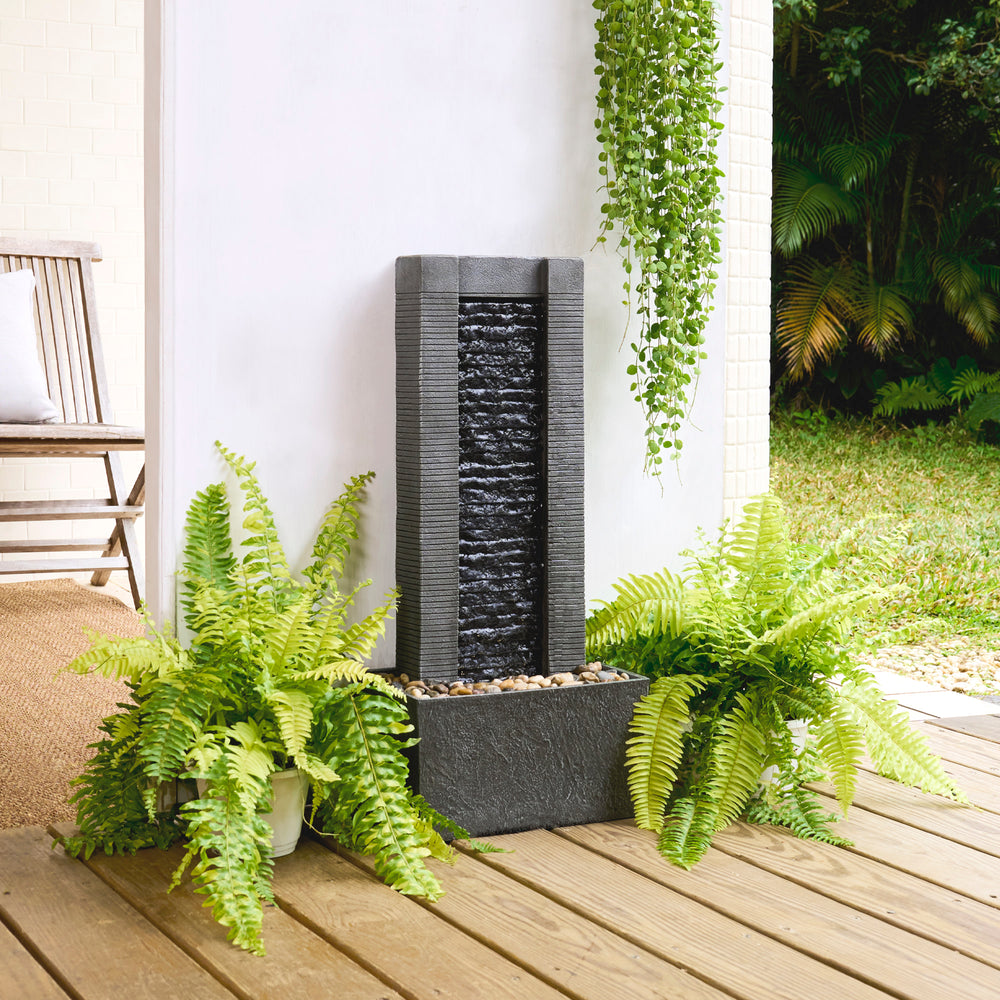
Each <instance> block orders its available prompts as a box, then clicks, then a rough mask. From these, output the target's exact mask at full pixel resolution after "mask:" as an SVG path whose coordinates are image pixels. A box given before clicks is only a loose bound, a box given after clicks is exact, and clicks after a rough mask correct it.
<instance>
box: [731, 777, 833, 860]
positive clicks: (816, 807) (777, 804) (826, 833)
mask: <svg viewBox="0 0 1000 1000" xmlns="http://www.w3.org/2000/svg"><path fill="white" fill-rule="evenodd" d="M782 788H783V791H782V794H781V796H780V798H778V799H777V800H776V801H774V802H769V801H768V800H767V798H766V797H765V796H761V797H760V798H757V799H754V800H753V801H752V802H751V803H750V806H749V808H748V809H747V813H746V819H747V822H748V823H757V824H761V825H764V824H767V825H770V826H783V827H787V828H788V829H789V830H791V831H792V833H794V834H795V836H796V837H801V838H802V839H803V840H819V841H822V842H823V843H825V844H834V845H836V846H837V847H850V846H851V841H849V840H846V839H845V838H843V837H841V836H838V835H837V834H836V833H834V832H833V830H832V829H831V825H832V824H833V823H834V822H835V821H836V817H835V816H834V815H833V814H832V813H827V812H824V811H823V809H822V808H821V807H820V804H819V799H818V797H817V796H816V794H815V793H814V792H812V791H810V790H809V789H808V788H804V787H802V785H800V784H798V783H797V782H793V783H791V784H787V785H783V786H782Z"/></svg>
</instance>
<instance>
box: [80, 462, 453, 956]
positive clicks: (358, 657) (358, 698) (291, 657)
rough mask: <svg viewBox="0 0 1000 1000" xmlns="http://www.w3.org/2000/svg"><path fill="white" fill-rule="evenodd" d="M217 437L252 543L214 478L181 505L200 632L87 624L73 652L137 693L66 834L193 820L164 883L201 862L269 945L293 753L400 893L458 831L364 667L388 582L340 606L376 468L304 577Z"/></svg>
mask: <svg viewBox="0 0 1000 1000" xmlns="http://www.w3.org/2000/svg"><path fill="white" fill-rule="evenodd" d="M218 447H219V450H220V452H221V454H222V456H223V458H224V459H225V461H226V463H227V464H228V466H229V468H230V469H231V470H232V472H233V473H234V475H235V477H236V480H237V482H238V483H239V486H240V487H241V490H242V493H243V495H244V498H245V502H244V507H243V512H244V519H243V529H244V531H245V533H246V537H245V539H244V541H243V542H242V543H241V547H242V548H243V550H244V555H243V558H242V559H237V558H236V556H235V555H234V550H233V543H232V539H231V533H230V511H229V503H228V500H227V494H226V489H225V486H224V485H223V484H221V483H220V484H215V485H212V486H209V487H208V488H207V489H206V490H204V491H203V492H201V493H199V494H198V495H197V496H196V498H195V499H194V501H193V502H192V503H191V506H190V509H189V511H188V515H187V521H186V533H187V540H186V545H185V549H184V570H183V573H182V580H183V589H182V598H181V603H182V606H183V609H184V624H185V626H186V628H187V630H188V631H189V633H190V640H189V641H188V642H186V643H182V642H181V641H179V640H178V639H177V638H175V637H173V636H171V635H169V634H167V633H166V632H163V631H158V630H157V629H155V628H153V627H152V626H151V627H150V630H149V634H148V636H147V637H145V638H139V639H120V638H112V639H108V638H102V637H99V636H94V637H93V645H92V647H91V649H90V650H89V651H88V652H86V653H84V654H83V655H82V656H80V657H78V658H77V659H76V660H74V661H73V663H72V664H70V669H72V670H75V671H77V672H79V673H90V672H97V673H100V674H102V675H104V676H108V677H115V678H124V679H125V680H126V681H127V682H128V685H129V687H130V689H131V699H130V700H129V701H128V703H126V704H122V705H121V706H120V711H119V712H118V714H116V715H113V716H111V717H109V718H107V719H105V720H104V722H103V726H102V731H103V733H104V734H105V735H104V737H103V738H102V739H101V741H100V742H99V743H97V744H95V745H94V747H95V750H96V753H95V755H94V757H93V758H92V759H91V760H90V762H89V763H88V764H87V766H86V770H85V772H84V774H83V775H82V776H81V777H79V778H78V779H77V788H76V791H75V793H74V795H73V798H72V800H71V801H73V802H74V803H75V804H76V807H77V823H78V826H79V832H78V834H76V835H75V836H71V837H66V838H63V840H62V843H63V845H64V846H65V848H66V850H68V851H69V852H70V853H72V854H79V853H81V852H83V853H84V854H86V855H87V856H89V854H90V853H91V852H92V851H94V850H95V849H96V848H101V849H103V850H104V851H106V852H108V853H112V852H123V851H129V852H134V851H135V850H136V849H137V848H141V847H147V846H158V847H167V846H169V845H170V844H172V843H173V842H174V841H176V840H178V839H180V838H182V837H186V838H187V841H188V844H187V851H186V853H185V854H184V858H183V860H182V862H181V864H180V866H179V867H178V869H177V871H176V872H175V874H174V877H173V880H172V882H171V886H170V888H173V887H174V886H175V885H177V884H178V882H179V880H180V878H181V877H182V875H183V873H184V872H185V871H186V870H187V868H188V867H189V865H191V864H192V862H193V863H194V864H193V868H192V870H191V876H192V879H193V882H194V887H195V891H196V892H199V893H203V894H204V895H205V896H206V897H207V902H206V905H210V906H211V907H212V912H213V915H214V916H215V918H216V919H217V920H218V921H219V922H220V923H222V924H224V925H225V926H227V927H228V928H229V936H230V938H231V939H232V940H233V941H234V942H235V943H236V944H238V945H240V946H241V947H243V948H246V949H248V950H251V951H255V952H258V953H263V948H262V945H261V940H260V932H261V920H262V903H263V901H268V900H271V899H272V898H273V897H272V893H271V889H270V877H271V874H272V870H273V867H272V866H273V856H274V850H273V847H272V844H271V833H272V831H271V828H270V826H269V825H268V823H267V822H266V821H265V816H266V815H267V814H268V813H269V812H270V811H271V808H272V790H271V779H272V776H273V775H275V774H278V773H280V772H282V771H283V770H284V769H285V768H287V767H295V768H297V769H298V771H299V772H300V773H301V774H302V775H304V777H305V780H306V781H307V782H308V784H309V786H310V788H311V792H312V805H311V810H310V813H309V820H310V822H311V823H312V824H313V825H314V826H315V827H316V829H318V830H319V831H321V832H323V833H328V834H331V835H332V836H334V837H336V838H337V839H338V840H339V841H341V842H342V843H344V844H346V845H348V846H349V847H351V848H352V849H354V850H358V851H361V852H362V853H366V854H372V855H374V858H375V866H376V871H377V872H378V874H379V876H380V877H381V878H382V879H383V880H384V881H385V882H387V883H388V884H389V885H390V886H392V887H393V888H395V889H398V890H399V891H401V892H404V893H408V894H413V895H419V896H426V897H428V898H431V899H435V898H437V897H438V896H439V895H440V894H441V889H440V886H439V884H438V882H437V881H436V879H435V878H434V876H433V875H432V874H431V873H430V871H429V870H428V869H427V868H426V867H425V865H424V863H423V859H424V858H425V857H426V856H428V855H430V854H434V855H437V856H440V857H447V856H448V855H449V854H450V851H451V849H450V848H448V847H447V846H446V845H445V843H444V842H443V840H442V839H441V837H440V836H439V835H438V833H436V832H435V829H434V826H435V824H438V825H439V826H440V825H442V824H443V825H444V826H445V827H446V828H449V829H452V832H455V833H457V834H458V835H461V834H462V833H463V832H464V831H458V830H455V829H453V828H451V827H448V825H447V821H446V820H445V819H444V818H443V817H441V816H439V815H438V814H437V813H435V812H434V811H433V810H432V809H431V808H430V807H429V806H428V805H427V804H426V803H425V802H423V800H422V799H420V798H419V796H416V795H414V794H413V793H412V792H411V791H410V790H409V789H408V787H407V784H406V777H407V766H406V761H405V758H404V756H403V752H402V751H403V750H404V749H406V747H407V746H409V745H410V743H411V742H412V741H411V740H408V739H406V738H405V734H406V733H407V732H408V731H409V730H410V729H411V727H410V726H409V725H408V722H407V713H406V710H405V708H403V707H402V705H401V704H400V703H399V700H400V699H401V697H402V696H401V695H400V693H399V692H397V691H396V689H394V688H393V687H392V686H391V685H389V684H388V683H387V682H386V681H384V680H383V679H382V678H381V677H379V676H378V675H377V674H373V673H370V672H369V671H368V670H367V669H366V668H365V666H364V660H365V659H366V658H367V657H368V656H369V655H370V654H371V652H372V650H373V648H374V645H375V642H376V640H377V639H378V637H379V636H380V635H382V634H383V632H384V629H385V621H386V619H387V617H388V616H389V615H390V613H391V612H392V609H393V607H394V603H395V599H396V594H395V592H391V593H389V594H387V595H386V601H385V603H384V604H383V605H381V606H380V607H378V608H376V609H375V610H374V611H373V612H371V613H370V614H369V615H367V616H366V617H364V618H362V619H361V620H360V621H358V622H356V623H354V624H348V623H347V617H346V616H347V612H348V609H349V607H350V605H351V604H352V602H353V599H354V596H355V594H356V593H357V590H358V589H360V587H358V588H355V589H353V590H349V591H347V592H342V591H341V590H340V589H339V587H338V581H339V579H340V576H341V574H342V573H343V571H344V563H345V560H346V558H347V556H348V553H349V549H350V544H351V541H352V540H353V539H355V538H357V504H358V500H359V495H360V493H361V491H362V490H363V488H364V486H365V485H366V484H367V483H368V482H369V481H370V480H371V478H372V474H371V473H367V474H365V475H362V476H357V477H354V478H353V479H351V480H350V482H349V483H348V484H347V486H346V487H345V490H344V492H343V494H342V495H341V496H340V497H339V499H337V500H336V501H335V502H334V503H333V504H332V505H331V506H330V508H329V510H328V511H327V513H326V515H325V517H324V519H323V521H322V524H321V527H320V529H319V533H318V535H317V538H316V542H315V545H314V548H313V552H312V559H311V562H310V564H309V566H308V567H307V568H306V570H305V572H304V576H303V579H301V580H299V579H296V578H295V577H293V576H292V574H291V572H290V570H289V566H288V562H287V560H286V558H285V554H284V552H283V550H282V547H281V544H280V542H279V540H278V535H277V531H276V529H275V523H274V518H273V516H272V514H271V511H270V509H269V507H268V503H267V500H266V499H265V497H264V495H263V494H262V492H261V489H260V486H259V483H258V481H257V479H256V477H255V475H254V472H253V468H254V467H253V464H252V463H248V462H247V461H246V460H245V459H244V458H242V457H241V456H238V455H235V454H233V453H232V452H230V451H227V450H225V449H224V448H222V447H221V445H219V446H218ZM360 586H365V584H361V585H360ZM189 779H199V780H200V781H202V782H203V783H204V785H205V793H204V794H203V795H202V796H201V797H199V798H194V799H191V800H189V801H185V802H183V803H181V804H177V803H176V802H174V803H172V804H169V805H168V804H166V803H165V801H164V797H163V795H162V794H161V791H160V790H161V789H162V788H163V786H164V785H165V784H167V783H171V782H175V781H178V780H181V781H187V780H189ZM181 797H182V796H181ZM300 802H301V800H300ZM293 839H294V838H293Z"/></svg>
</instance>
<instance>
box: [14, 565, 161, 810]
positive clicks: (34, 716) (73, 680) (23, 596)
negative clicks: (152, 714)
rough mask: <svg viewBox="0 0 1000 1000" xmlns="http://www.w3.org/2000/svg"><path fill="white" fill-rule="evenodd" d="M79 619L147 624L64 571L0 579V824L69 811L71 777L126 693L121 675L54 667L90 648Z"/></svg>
mask: <svg viewBox="0 0 1000 1000" xmlns="http://www.w3.org/2000/svg"><path fill="white" fill-rule="evenodd" d="M85 627H86V628H91V629H94V630H96V631H97V632H101V633H102V634H104V635H120V636H138V635H142V634H143V632H144V631H145V628H144V625H143V621H142V619H141V618H140V617H139V615H137V614H136V613H135V611H133V610H132V609H131V608H128V607H126V606H125V605H124V604H122V603H121V601H119V600H117V598H114V597H109V596H106V595H104V594H98V593H94V592H93V591H90V590H87V588H86V587H82V586H80V585H79V584H77V583H74V582H73V581H72V580H40V581H32V582H30V583H5V584H0V829H6V828H9V827H14V826H28V825H31V824H42V825H44V824H45V823H50V822H56V821H60V820H66V819H74V818H75V813H74V811H73V808H72V807H71V806H69V805H68V802H67V800H68V798H69V795H70V794H71V791H72V790H71V788H70V780H71V779H72V778H74V777H76V775H78V774H79V773H80V772H81V770H82V769H83V765H84V763H85V762H86V761H87V760H89V759H90V756H91V754H92V751H90V750H88V749H87V745H88V744H90V743H94V742H96V741H97V739H98V738H99V737H100V735H101V734H100V733H99V731H98V729H97V727H98V725H99V724H100V721H101V719H102V718H103V717H104V716H106V715H111V714H112V713H113V712H114V711H115V705H116V704H117V702H119V701H123V700H125V698H126V695H127V689H126V687H125V685H124V684H122V683H118V682H115V681H109V680H106V679H105V678H103V677H97V676H94V675H91V676H87V677H81V676H79V675H77V674H70V673H66V672H61V668H62V667H64V666H66V664H67V663H69V662H70V661H71V660H72V659H74V658H75V657H77V656H78V655H79V654H80V653H83V652H85V651H86V650H87V649H88V648H89V647H90V641H89V640H88V639H87V637H86V635H85V634H84V631H83V630H84V628H85Z"/></svg>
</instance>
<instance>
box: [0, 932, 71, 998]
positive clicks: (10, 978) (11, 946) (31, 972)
mask: <svg viewBox="0 0 1000 1000" xmlns="http://www.w3.org/2000/svg"><path fill="white" fill-rule="evenodd" d="M0 984H2V985H3V990H4V993H3V995H4V996H5V997H10V998H11V1000H13V998H14V997H25V998H30V1000H67V994H66V992H65V991H64V990H62V989H60V987H59V985H58V984H57V983H56V981H55V980H54V979H53V978H52V977H51V976H50V975H49V974H48V973H47V972H46V971H45V969H43V968H42V966H41V965H39V964H38V962H36V961H35V959H34V958H33V957H32V956H31V953H30V952H29V951H28V950H27V948H25V947H24V945H23V944H21V942H20V941H18V939H17V938H16V937H14V935H13V934H11V932H10V931H9V930H7V928H6V927H4V925H3V924H0Z"/></svg>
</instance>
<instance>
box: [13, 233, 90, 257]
mask: <svg viewBox="0 0 1000 1000" xmlns="http://www.w3.org/2000/svg"><path fill="white" fill-rule="evenodd" d="M0 253H2V254H25V255H26V256H29V257H87V258H89V259H90V260H100V259H101V245H100V243H87V242H84V241H83V240H35V239H30V238H27V239H26V238H24V237H21V236H0Z"/></svg>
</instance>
